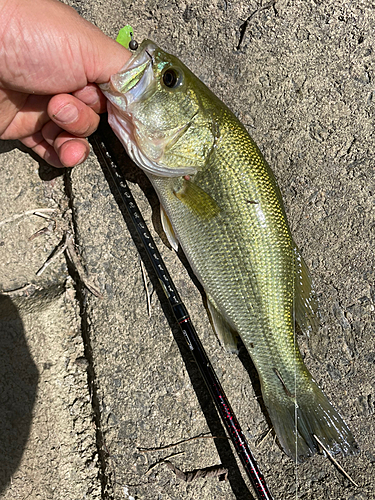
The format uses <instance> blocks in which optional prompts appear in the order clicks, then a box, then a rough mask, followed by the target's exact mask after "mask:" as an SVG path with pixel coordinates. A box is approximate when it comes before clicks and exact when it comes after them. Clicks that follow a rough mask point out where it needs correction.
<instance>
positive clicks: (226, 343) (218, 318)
mask: <svg viewBox="0 0 375 500" xmlns="http://www.w3.org/2000/svg"><path fill="white" fill-rule="evenodd" d="M207 307H208V310H209V312H210V315H211V320H212V326H213V329H214V332H215V333H216V335H217V337H218V339H219V341H220V343H221V345H222V346H223V347H224V348H225V349H226V350H227V351H228V352H230V353H238V348H237V333H236V332H235V331H234V330H233V328H231V327H230V325H229V324H228V322H227V321H226V320H225V318H224V317H223V316H222V314H221V313H220V312H219V311H218V309H217V308H216V306H215V305H214V303H213V301H212V300H211V299H209V298H208V297H207Z"/></svg>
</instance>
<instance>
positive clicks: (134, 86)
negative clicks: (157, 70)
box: [111, 40, 157, 107]
mask: <svg viewBox="0 0 375 500" xmlns="http://www.w3.org/2000/svg"><path fill="white" fill-rule="evenodd" d="M156 49H157V46H156V45H155V44H154V42H151V41H150V40H144V41H143V42H142V43H141V44H140V46H139V47H138V49H137V50H136V52H135V53H134V54H133V56H132V57H131V58H130V59H129V61H128V62H127V63H126V64H125V66H123V68H122V69H121V70H120V71H119V73H116V74H115V75H112V77H111V86H112V88H113V89H114V90H115V91H117V92H118V93H120V94H121V95H122V96H123V98H124V99H125V102H126V106H127V107H128V106H130V104H132V103H133V102H135V101H137V100H139V99H140V98H142V99H144V98H145V93H147V92H146V90H147V89H148V88H150V85H151V84H152V81H153V71H152V63H153V58H154V53H155V50H156Z"/></svg>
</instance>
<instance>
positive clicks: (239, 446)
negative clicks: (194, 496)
mask: <svg viewBox="0 0 375 500" xmlns="http://www.w3.org/2000/svg"><path fill="white" fill-rule="evenodd" d="M92 140H93V142H94V144H95V145H96V148H97V150H98V151H99V153H100V157H101V158H102V160H103V161H102V162H101V163H102V164H103V163H104V165H105V168H106V169H107V171H108V173H109V174H110V176H111V178H112V180H113V182H114V184H115V186H116V188H117V191H118V193H119V195H120V198H121V200H122V202H123V203H124V205H125V207H126V209H127V212H128V214H129V216H130V218H131V220H132V222H133V224H134V226H135V228H136V230H137V233H138V235H139V237H140V239H141V241H142V244H143V246H144V249H145V250H146V253H147V255H148V258H149V259H150V262H151V264H152V267H153V269H154V271H155V273H156V275H157V277H158V279H159V282H160V284H161V286H162V288H163V290H164V292H165V294H166V296H167V299H168V301H169V304H170V306H171V307H172V311H173V314H174V316H175V318H176V320H177V322H178V323H179V325H180V328H181V330H182V333H183V335H184V338H185V340H186V342H187V344H188V346H189V348H190V350H191V352H192V354H193V357H194V359H195V361H196V363H197V366H198V368H199V371H200V372H201V375H202V377H203V379H204V381H205V383H206V386H207V388H208V390H209V392H210V394H211V397H212V399H213V401H214V403H215V406H216V408H217V410H218V412H219V414H220V417H221V419H222V421H223V424H224V426H225V428H226V430H227V432H228V434H229V436H230V439H231V440H232V443H233V445H234V447H235V449H236V452H237V455H238V456H239V458H240V460H241V462H242V465H243V467H244V469H245V471H246V474H247V476H248V478H249V479H250V482H251V484H252V486H253V488H254V490H255V492H256V494H257V497H258V499H259V500H273V497H272V495H271V493H270V491H269V489H268V486H267V484H266V481H265V479H264V476H263V474H262V473H261V471H260V469H259V467H258V464H257V462H256V460H255V458H254V456H253V454H252V453H251V450H250V448H249V445H248V443H247V440H246V437H245V435H244V433H243V432H242V430H241V427H240V424H239V422H238V420H237V418H236V415H235V414H234V411H233V409H232V407H231V405H230V403H229V401H228V398H227V397H226V395H225V393H224V390H223V388H222V386H221V384H220V382H219V379H218V377H217V375H216V373H215V371H214V369H213V367H212V365H211V362H210V360H209V359H208V357H207V354H206V352H205V350H204V347H203V345H202V343H201V341H200V340H199V337H198V334H197V332H196V330H195V328H194V325H193V323H192V321H191V319H190V316H189V313H188V310H187V309H186V307H185V305H184V304H183V302H182V300H181V297H180V295H179V293H178V291H177V289H176V287H175V285H174V284H173V281H172V278H171V276H170V274H169V273H168V270H167V268H166V266H165V264H164V262H163V259H162V257H161V255H160V253H159V251H158V249H157V247H156V244H155V242H154V240H153V238H152V236H151V233H150V231H149V230H148V228H147V226H146V223H145V221H144V219H143V217H142V215H141V213H140V211H139V209H138V207H137V204H136V201H135V199H134V197H133V195H132V193H131V191H130V189H129V186H128V184H127V182H126V180H125V178H124V176H123V174H122V173H121V170H120V168H119V166H118V165H117V163H116V162H115V160H114V158H113V155H112V154H111V153H110V147H109V145H108V142H107V141H106V139H105V138H104V137H101V136H99V134H98V133H97V132H96V133H95V134H93V136H92ZM98 156H99V155H98Z"/></svg>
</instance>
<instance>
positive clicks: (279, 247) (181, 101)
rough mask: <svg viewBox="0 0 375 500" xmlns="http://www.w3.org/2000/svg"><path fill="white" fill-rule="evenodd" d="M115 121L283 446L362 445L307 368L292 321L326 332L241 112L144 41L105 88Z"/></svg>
mask: <svg viewBox="0 0 375 500" xmlns="http://www.w3.org/2000/svg"><path fill="white" fill-rule="evenodd" d="M100 87H101V90H102V92H103V93H104V95H105V96H106V98H107V99H108V121H109V124H110V125H111V127H112V129H113V131H114V132H115V134H116V135H117V136H118V138H119V139H120V141H121V142H122V144H123V146H124V148H125V149H126V151H127V153H128V155H129V156H130V158H131V159H132V160H133V161H134V162H135V163H136V164H137V165H138V166H139V167H140V168H141V169H142V170H143V171H144V172H145V173H146V175H147V176H148V178H149V180H150V181H151V183H152V185H153V187H154V189H155V191H156V193H157V195H158V197H159V200H160V206H161V221H162V225H163V229H164V231H165V233H166V235H167V237H168V240H169V242H170V244H171V246H172V247H173V248H174V249H175V250H176V251H177V250H178V248H179V246H180V247H181V248H182V250H183V252H184V254H185V256H186V258H187V260H188V262H189V264H190V266H191V268H192V270H193V272H194V274H195V275H196V277H197V278H198V280H199V282H200V283H201V285H202V286H203V288H204V291H205V294H206V297H207V308H208V312H209V315H210V318H211V324H212V326H213V329H214V331H215V333H216V334H217V336H218V338H219V340H220V342H221V343H222V344H223V345H224V347H225V348H226V349H227V350H228V351H230V352H237V346H238V338H240V339H241V340H242V343H243V345H244V346H245V348H246V349H247V351H248V353H249V355H250V357H251V359H252V361H253V363H254V365H255V367H256V370H257V372H258V376H259V380H260V385H261V391H262V398H263V401H264V404H265V406H266V408H267V412H268V414H269V417H270V419H271V422H272V425H273V427H274V430H275V433H276V435H277V438H278V441H279V443H280V445H281V448H282V449H283V450H284V451H285V453H286V454H287V455H288V456H289V457H291V458H292V459H293V460H294V461H295V462H296V463H297V462H298V463H299V462H302V461H303V460H305V459H306V458H307V457H309V456H311V455H313V454H314V453H315V452H317V451H318V449H319V444H318V442H317V440H316V439H315V436H316V437H317V438H318V440H319V441H320V442H321V443H323V445H324V447H325V448H326V449H327V450H328V451H329V452H330V453H333V454H337V453H340V452H342V453H343V454H354V453H357V452H358V445H357V443H356V441H355V439H354V437H353V435H352V433H351V431H350V429H349V428H348V426H347V424H346V423H345V422H344V420H343V419H342V417H341V416H340V414H339V413H338V412H337V410H336V409H335V408H334V407H333V405H332V404H331V403H330V402H329V400H328V398H327V397H326V395H325V394H324V393H323V391H322V390H321V389H320V387H319V386H318V384H317V383H316V382H315V380H314V379H313V377H312V375H311V374H310V372H309V371H308V369H307V367H306V366H305V364H304V361H303V359H302V356H301V353H300V350H299V348H298V344H297V342H296V325H297V324H298V326H299V328H300V329H301V330H302V331H304V332H307V333H308V334H311V335H313V334H314V332H316V330H317V328H318V327H319V321H318V315H317V303H316V298H315V295H314V290H313V287H312V282H311V277H310V273H309V271H308V268H307V266H306V264H305V262H304V260H303V257H302V255H301V253H300V251H299V249H298V248H297V246H296V244H295V243H294V241H293V237H292V235H291V231H290V228H289V225H288V222H287V218H286V214H285V209H284V206H283V201H282V196H281V192H280V189H279V187H278V185H277V182H276V179H275V176H274V174H273V173H272V171H271V169H270V167H269V165H268V164H267V162H266V161H265V159H264V157H263V155H262V154H261V152H260V150H259V148H258V147H257V145H256V144H255V142H254V141H253V139H252V138H251V137H250V135H249V133H248V131H247V130H246V128H245V127H244V126H243V125H242V124H241V122H240V121H239V120H238V119H237V118H236V116H235V115H234V113H233V112H232V111H230V109H229V108H228V107H227V106H226V105H225V104H224V103H223V102H221V101H220V100H219V99H218V97H216V96H215V95H214V94H213V92H211V91H210V90H209V89H208V87H207V86H206V85H205V84H204V83H203V82H202V81H201V80H200V79H199V78H198V77H196V76H195V75H194V74H193V73H192V72H191V71H190V70H189V69H188V68H187V67H186V66H185V65H184V64H183V63H182V62H181V61H180V60H179V59H178V58H177V57H175V56H173V55H171V54H168V53H167V52H165V51H164V50H162V49H161V48H159V47H158V46H157V45H156V44H155V43H154V42H152V41H150V40H144V41H143V42H142V44H140V46H139V48H138V50H137V51H136V52H135V53H134V54H133V56H132V57H131V58H130V59H129V61H128V62H127V63H126V64H125V66H124V67H123V68H122V69H121V70H120V71H119V72H118V73H116V74H114V75H112V76H111V78H110V81H109V82H107V83H105V84H101V86H100Z"/></svg>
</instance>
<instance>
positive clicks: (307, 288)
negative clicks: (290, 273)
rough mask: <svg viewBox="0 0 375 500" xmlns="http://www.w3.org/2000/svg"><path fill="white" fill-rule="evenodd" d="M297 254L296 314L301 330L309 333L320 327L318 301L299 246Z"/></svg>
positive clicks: (296, 250)
mask: <svg viewBox="0 0 375 500" xmlns="http://www.w3.org/2000/svg"><path fill="white" fill-rule="evenodd" d="M295 255H296V278H295V315H296V321H297V323H298V324H299V326H300V327H301V330H302V331H304V332H307V333H310V332H313V331H316V330H317V329H318V327H319V321H318V316H317V309H318V307H317V302H316V298H315V294H314V290H313V287H312V283H311V276H310V273H309V270H308V268H307V266H306V263H305V261H304V260H303V257H302V255H301V254H300V251H299V250H298V248H295Z"/></svg>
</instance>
